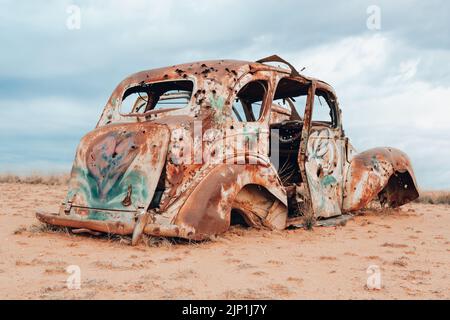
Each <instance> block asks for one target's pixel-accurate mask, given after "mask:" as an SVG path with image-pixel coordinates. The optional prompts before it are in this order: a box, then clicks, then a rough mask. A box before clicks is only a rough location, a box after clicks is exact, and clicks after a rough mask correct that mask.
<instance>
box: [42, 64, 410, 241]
mask: <svg viewBox="0 0 450 320" xmlns="http://www.w3.org/2000/svg"><path fill="white" fill-rule="evenodd" d="M341 117H342V116H341V110H340V108H339V104H338V100H337V97H336V94H335V92H334V90H333V88H332V87H331V86H330V85H329V84H327V83H325V82H323V81H321V80H317V79H314V78H310V77H306V76H304V75H301V74H300V73H299V72H298V71H296V70H295V68H294V67H293V66H292V65H291V64H289V63H288V62H287V61H285V60H283V59H281V58H280V57H278V56H271V57H267V58H264V59H261V60H259V61H257V62H248V61H235V60H217V61H202V62H195V63H188V64H180V65H175V66H172V67H166V68H160V69H154V70H148V71H142V72H139V73H136V74H133V75H131V76H129V77H128V78H126V79H125V80H123V81H122V82H121V83H120V84H119V85H118V86H117V88H116V89H115V90H114V92H113V93H112V95H111V97H110V98H109V101H108V102H107V104H106V106H105V108H104V110H103V113H102V115H101V117H100V120H99V121H98V123H97V126H96V128H95V129H94V130H93V131H91V132H89V133H88V134H87V135H85V136H84V137H83V138H82V140H81V142H80V144H79V146H78V149H77V151H76V156H75V160H74V164H73V168H72V172H71V177H70V182H69V190H68V193H67V197H66V199H65V201H64V202H63V204H62V205H61V206H60V209H59V212H57V213H43V212H38V213H37V214H36V215H37V218H38V219H39V220H41V221H42V222H45V223H48V224H52V225H58V226H65V227H69V228H72V229H73V230H74V231H75V232H91V233H98V232H104V233H112V234H120V235H132V243H133V244H136V243H137V242H138V240H139V238H140V237H141V235H142V234H147V235H153V236H167V237H179V238H186V239H193V240H202V239H208V238H209V237H211V236H213V235H216V234H220V233H223V232H225V231H226V230H227V229H228V228H229V226H230V224H232V223H234V222H239V223H245V224H247V225H248V226H251V227H260V228H269V229H285V228H287V227H289V226H292V225H299V224H301V222H302V221H304V220H305V219H306V217H310V218H311V217H312V218H313V219H312V220H311V221H319V220H321V219H327V218H330V217H336V216H340V215H342V214H344V213H347V212H352V211H356V210H359V209H361V208H364V207H365V206H366V205H367V204H368V203H369V202H371V201H372V200H374V199H377V200H379V201H380V203H381V204H382V205H384V206H390V207H398V206H401V205H403V204H405V203H407V202H409V201H412V200H414V199H415V198H417V197H418V188H417V184H416V181H415V177H414V173H413V170H412V167H411V163H410V160H409V159H408V157H407V156H406V155H405V154H404V153H403V152H401V151H399V150H397V149H394V148H375V149H371V150H367V151H364V152H362V153H356V152H355V149H354V148H353V147H352V145H351V144H350V142H349V140H348V138H347V137H346V136H345V134H344V130H343V127H342V119H341Z"/></svg>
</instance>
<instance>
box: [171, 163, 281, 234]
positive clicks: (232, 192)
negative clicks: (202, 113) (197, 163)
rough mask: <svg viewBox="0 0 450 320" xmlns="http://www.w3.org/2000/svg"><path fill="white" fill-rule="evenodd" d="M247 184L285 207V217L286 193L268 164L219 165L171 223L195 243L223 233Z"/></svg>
mask: <svg viewBox="0 0 450 320" xmlns="http://www.w3.org/2000/svg"><path fill="white" fill-rule="evenodd" d="M250 184H253V185H258V186H261V187H264V188H265V189H266V190H267V191H268V192H269V193H270V194H271V195H272V196H273V197H274V198H276V199H277V200H279V202H280V203H281V204H282V205H283V206H284V207H285V209H286V214H287V196H286V191H285V189H284V188H283V186H282V184H281V181H280V180H279V178H278V175H277V171H276V170H275V168H274V167H273V166H272V165H271V164H270V163H262V164H219V165H217V166H214V167H213V169H212V170H211V171H210V172H209V173H208V174H207V176H206V177H205V178H204V179H202V180H201V181H200V182H199V183H198V185H197V186H196V187H195V190H193V191H192V192H191V194H190V195H189V197H188V198H187V199H186V202H185V203H184V205H183V206H182V207H181V208H180V210H179V212H178V214H177V215H176V217H175V219H174V221H173V223H174V224H176V225H178V226H180V227H182V228H183V229H185V230H191V233H190V234H189V235H188V237H189V238H191V239H194V240H202V239H205V238H207V237H209V236H210V235H214V234H219V233H222V232H225V231H226V230H227V229H228V228H229V226H230V215H231V209H232V207H233V202H234V200H235V199H236V196H237V195H238V193H239V192H240V191H241V190H242V189H243V188H244V187H245V186H247V185H250ZM284 227H285V226H283V228H284Z"/></svg>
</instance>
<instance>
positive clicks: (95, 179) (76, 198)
mask: <svg viewBox="0 0 450 320" xmlns="http://www.w3.org/2000/svg"><path fill="white" fill-rule="evenodd" d="M169 141H170V131H169V129H168V128H167V126H166V125H163V124H156V123H149V122H144V123H126V124H114V125H107V126H104V127H99V128H96V129H95V130H93V131H91V132H90V133H88V134H87V135H86V136H84V137H83V138H82V140H81V142H80V144H79V146H78V149H77V153H76V156H75V160H74V164H73V167H72V173H71V177H70V182H69V191H68V194H67V197H66V204H67V203H70V204H71V207H74V208H75V209H76V212H77V214H81V215H87V216H88V217H87V218H89V219H98V220H105V219H108V217H105V216H104V214H103V213H101V212H103V211H136V210H138V209H139V208H147V207H148V206H149V204H150V203H151V200H152V197H153V194H154V192H155V189H156V186H157V184H158V180H159V178H160V175H161V172H162V170H163V168H164V165H165V160H166V155H167V148H168V145H169ZM89 209H96V210H89ZM97 209H98V210H97ZM102 210H103V211H102Z"/></svg>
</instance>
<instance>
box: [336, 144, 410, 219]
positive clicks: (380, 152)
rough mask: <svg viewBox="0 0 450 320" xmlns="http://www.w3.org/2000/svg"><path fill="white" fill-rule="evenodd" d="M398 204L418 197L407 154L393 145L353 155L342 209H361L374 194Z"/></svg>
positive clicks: (395, 204) (382, 201)
mask: <svg viewBox="0 0 450 320" xmlns="http://www.w3.org/2000/svg"><path fill="white" fill-rule="evenodd" d="M377 196H378V197H379V199H380V201H381V203H382V204H383V205H384V204H387V205H388V206H390V207H398V206H401V205H403V204H405V203H407V202H409V201H412V200H414V199H416V198H417V197H418V196H419V193H418V188H417V183H416V178H415V176H414V172H413V169H412V165H411V161H410V160H409V158H408V156H407V155H406V154H405V153H404V152H402V151H400V150H398V149H394V148H388V147H386V148H374V149H370V150H367V151H364V152H361V153H359V154H356V155H354V156H353V158H352V160H351V162H350V164H349V168H348V170H347V174H346V180H345V183H344V199H343V211H355V210H359V209H361V208H364V207H365V206H366V205H367V204H368V203H369V202H370V201H372V200H373V199H374V198H375V197H377Z"/></svg>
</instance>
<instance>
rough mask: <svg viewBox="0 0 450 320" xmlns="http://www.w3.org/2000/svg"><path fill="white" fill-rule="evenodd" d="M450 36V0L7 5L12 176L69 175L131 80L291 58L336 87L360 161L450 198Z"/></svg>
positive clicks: (5, 113) (0, 16)
mask: <svg viewBox="0 0 450 320" xmlns="http://www.w3.org/2000/svg"><path fill="white" fill-rule="evenodd" d="M78 17H79V19H78ZM78 22H79V23H78ZM449 32H450V2H449V1H445V0H444V1H433V0H430V1H413V0H411V1H403V0H399V1H395V3H394V2H393V1H374V0H370V1H364V0H358V1H355V0H345V1H344V0H342V1H324V0H322V1H320V2H318V1H298V0H295V1H288V0H278V1H275V0H274V1H264V0H258V1H253V0H246V1H242V0H226V1H224V0H214V1H206V0H195V1H192V0H183V1H181V0H179V1H174V0H168V1H167V0H166V1H141V0H135V1H111V0H110V1H106V0H96V1H76V0H71V1H61V0H58V1H56V0H55V1H52V0H50V1H49V0H47V1H31V0H29V1H8V0H0V44H1V45H0V57H1V59H0V172H2V173H19V174H20V173H21V174H24V173H33V172H41V173H61V172H67V171H69V170H70V167H71V164H72V160H73V158H74V154H75V149H76V146H77V144H78V142H79V140H80V138H81V137H82V136H83V135H84V134H86V133H87V132H88V131H90V130H92V129H93V128H94V127H95V125H96V122H97V120H98V118H99V117H100V114H101V112H102V109H103V106H104V105H105V103H106V101H107V99H108V98H109V96H110V94H111V92H112V91H113V89H114V88H115V86H116V85H117V84H118V83H119V82H120V81H121V80H122V79H123V78H125V77H126V76H127V75H129V74H132V73H135V72H137V71H141V70H146V69H152V68H156V67H161V66H168V65H173V64H178V63H183V62H190V61H198V60H209V59H242V60H250V61H255V60H258V59H260V58H262V57H266V56H269V55H272V54H278V55H280V56H281V57H283V58H285V59H286V60H288V61H290V62H291V63H292V64H293V65H295V66H296V67H297V69H298V70H300V69H302V68H305V70H304V71H303V72H302V73H303V74H305V75H308V76H312V77H315V78H319V79H322V80H324V81H326V82H328V83H330V84H331V85H332V86H333V87H334V88H335V90H336V92H337V95H338V98H339V102H340V107H341V109H342V113H343V126H344V129H345V132H346V135H347V136H348V137H349V138H350V141H351V143H352V144H353V145H354V146H355V148H356V149H357V150H358V151H364V150H365V149H369V148H373V147H377V146H390V147H395V148H399V149H401V150H403V151H405V152H406V153H407V154H408V155H409V156H410V158H411V161H412V164H413V167H414V170H415V173H416V178H417V181H418V183H419V186H420V187H421V188H422V189H439V190H443V189H450V36H449Z"/></svg>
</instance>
